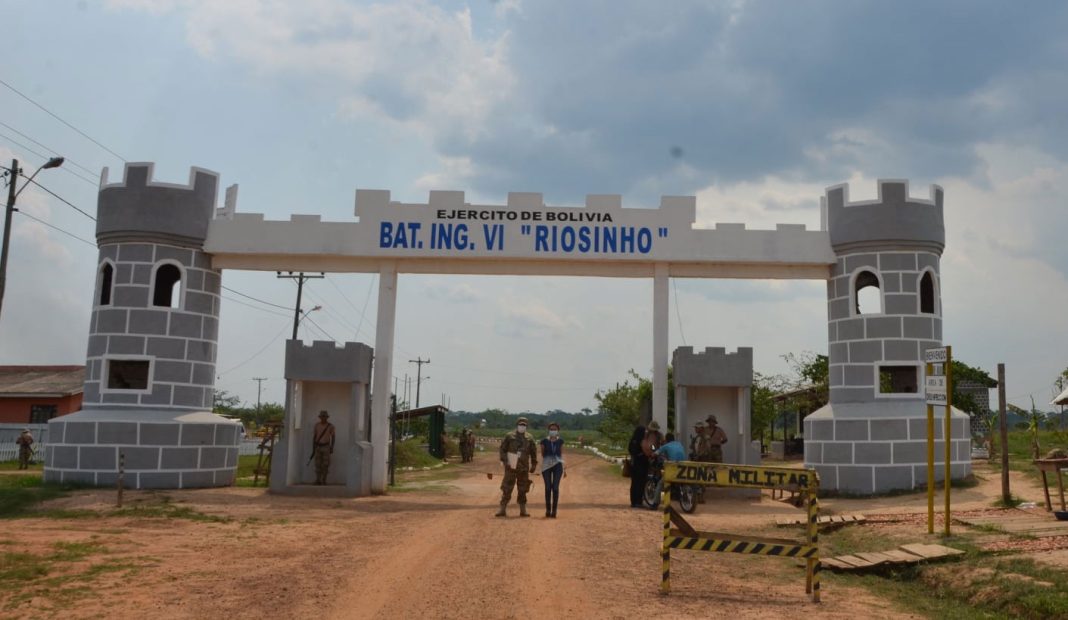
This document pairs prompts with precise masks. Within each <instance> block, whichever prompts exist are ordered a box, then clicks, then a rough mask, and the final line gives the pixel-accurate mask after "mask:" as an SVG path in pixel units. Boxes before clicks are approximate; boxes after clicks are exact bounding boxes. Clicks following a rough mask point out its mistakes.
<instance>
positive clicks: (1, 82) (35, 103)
mask: <svg viewBox="0 0 1068 620" xmlns="http://www.w3.org/2000/svg"><path fill="white" fill-rule="evenodd" d="M0 84H3V85H4V86H6V87H7V88H8V89H9V90H11V92H13V93H15V94H16V95H18V96H19V97H22V98H23V99H25V100H26V101H29V102H30V103H32V104H33V105H35V106H37V107H38V108H40V109H41V110H42V111H44V112H45V113H46V114H48V115H49V116H51V117H52V118H54V119H56V120H57V121H59V122H61V123H63V124H64V125H66V126H67V127H70V128H71V129H73V130H74V131H76V132H78V134H79V135H81V136H82V137H83V138H85V139H86V140H89V141H90V142H92V143H93V144H95V145H97V146H99V147H100V148H102V149H104V150H105V151H107V152H108V153H111V154H112V155H114V156H115V157H118V158H119V159H121V160H122V162H123V163H126V158H125V157H123V156H122V155H119V154H118V153H116V152H115V151H113V150H111V149H109V148H108V147H106V146H104V145H103V144H101V143H100V142H98V141H96V140H95V139H93V137H92V136H90V135H89V134H87V133H85V132H84V131H82V130H81V129H78V128H77V127H75V126H74V125H71V124H70V123H68V122H67V121H65V120H63V119H62V118H60V117H59V115H57V114H56V113H55V112H52V111H51V110H49V109H48V108H46V107H44V106H43V105H41V104H39V103H37V102H36V101H34V100H33V99H30V98H29V97H28V96H26V95H24V94H23V93H22V92H21V91H19V90H18V89H17V88H15V87H14V86H12V85H11V84H8V83H7V82H5V81H4V80H0Z"/></svg>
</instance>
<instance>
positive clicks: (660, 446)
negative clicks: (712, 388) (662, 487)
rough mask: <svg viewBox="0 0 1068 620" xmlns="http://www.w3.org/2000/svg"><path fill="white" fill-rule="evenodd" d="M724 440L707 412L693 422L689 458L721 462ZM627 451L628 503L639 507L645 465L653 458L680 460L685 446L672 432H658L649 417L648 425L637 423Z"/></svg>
mask: <svg viewBox="0 0 1068 620" xmlns="http://www.w3.org/2000/svg"><path fill="white" fill-rule="evenodd" d="M725 443H727V433H726V432H725V431H724V430H723V429H722V428H721V427H720V426H719V420H717V419H716V416H714V415H710V416H708V418H706V419H705V420H701V421H698V422H697V423H696V424H695V425H694V437H693V439H692V440H691V441H690V453H689V458H690V460H692V461H698V462H703V463H722V462H723V444H725ZM627 452H629V454H630V506H631V508H643V505H642V494H643V492H644V490H645V481H646V479H647V478H648V476H649V467H650V466H651V465H652V464H653V463H654V462H655V460H656V459H657V458H663V459H664V460H667V461H684V460H686V458H687V454H686V450H685V449H684V448H683V447H682V444H681V443H680V442H679V441H678V440H676V438H675V435H674V434H672V433H668V434H667V435H666V436H665V435H663V434H661V432H660V424H659V423H658V422H657V421H656V420H653V421H652V422H650V423H649V425H648V426H638V427H637V428H635V429H634V433H633V434H632V435H631V437H630V443H629V445H628V446H627Z"/></svg>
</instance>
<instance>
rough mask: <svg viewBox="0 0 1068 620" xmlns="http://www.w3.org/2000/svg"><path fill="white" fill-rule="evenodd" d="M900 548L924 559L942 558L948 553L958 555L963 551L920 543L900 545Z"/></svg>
mask: <svg viewBox="0 0 1068 620" xmlns="http://www.w3.org/2000/svg"><path fill="white" fill-rule="evenodd" d="M901 549H903V550H905V551H908V552H909V553H911V554H913V555H918V556H920V557H922V558H924V559H925V560H932V559H935V558H943V557H946V556H949V555H960V554H962V553H964V552H963V551H961V550H960V549H953V548H951V547H944V546H942V545H925V544H921V543H913V544H911V545H901Z"/></svg>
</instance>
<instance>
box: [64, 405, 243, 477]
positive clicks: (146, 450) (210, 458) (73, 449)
mask: <svg viewBox="0 0 1068 620" xmlns="http://www.w3.org/2000/svg"><path fill="white" fill-rule="evenodd" d="M57 420H59V421H52V422H50V423H49V425H48V428H49V433H50V440H51V441H50V444H49V449H48V455H47V457H46V461H45V480H46V481H49V482H76V483H82V484H89V485H97V486H110V485H114V484H115V483H116V480H117V479H118V466H119V454H120V453H121V454H123V455H124V456H125V478H124V481H123V484H124V486H126V487H128V488H135V489H188V488H197V487H218V486H228V485H231V484H233V482H234V475H235V472H236V468H237V452H238V443H239V441H240V436H239V434H238V431H237V428H238V427H237V425H236V424H233V423H225V424H197V423H181V424H179V423H176V422H174V421H170V422H151V421H145V422H132V421H84V422H82V421H67V422H63V421H62V419H61V418H60V419H57Z"/></svg>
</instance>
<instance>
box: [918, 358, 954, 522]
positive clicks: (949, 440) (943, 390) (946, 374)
mask: <svg viewBox="0 0 1068 620" xmlns="http://www.w3.org/2000/svg"><path fill="white" fill-rule="evenodd" d="M924 362H926V364H927V369H926V370H927V372H926V381H925V385H926V390H925V391H926V398H927V533H928V534H934V493H935V471H934V469H935V454H934V453H935V436H934V435H935V422H934V408H935V407H936V406H940V407H945V411H946V413H945V416H946V417H945V419H946V424H945V430H944V431H943V432H942V443H943V444H944V446H945V449H946V466H945V470H944V474H945V475H944V476H943V479H944V481H945V495H946V512H945V521H946V526H945V535H946V536H949V534H950V506H949V500H950V480H951V479H952V468H951V466H952V460H953V459H952V451H953V432H952V421H953V416H952V414H951V413H950V407H951V406H952V405H953V347H949V346H947V347H943V348H940V349H928V350H927V351H925V352H924Z"/></svg>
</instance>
